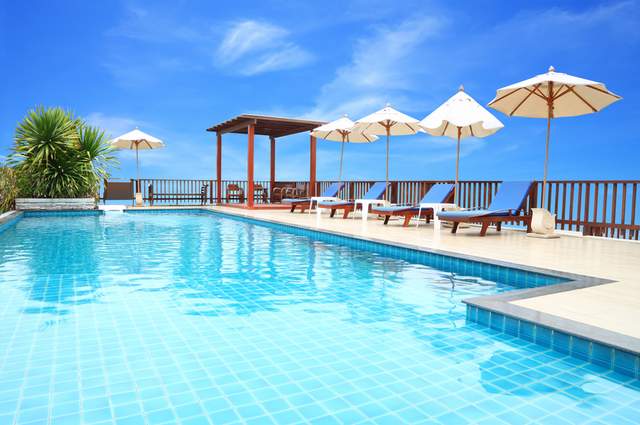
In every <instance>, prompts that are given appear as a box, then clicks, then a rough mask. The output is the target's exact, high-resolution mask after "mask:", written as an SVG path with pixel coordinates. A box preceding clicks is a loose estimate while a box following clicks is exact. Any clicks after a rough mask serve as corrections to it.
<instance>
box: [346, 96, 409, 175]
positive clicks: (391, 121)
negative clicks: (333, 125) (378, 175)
mask: <svg viewBox="0 0 640 425" xmlns="http://www.w3.org/2000/svg"><path fill="white" fill-rule="evenodd" d="M418 124H419V121H418V120H417V119H415V118H413V117H410V116H409V115H405V114H403V113H402V112H400V111H397V110H395V109H393V108H392V107H391V105H389V104H387V106H385V107H384V108H382V109H380V110H379V111H377V112H374V113H373V114H371V115H367V116H366V117H364V118H360V119H359V120H358V121H356V125H355V127H354V129H355V130H356V131H360V132H363V133H367V134H378V135H386V136H387V161H386V173H385V180H386V182H387V185H388V184H389V140H390V136H405V135H409V134H416V133H417V132H418V131H420V127H419V125H418Z"/></svg>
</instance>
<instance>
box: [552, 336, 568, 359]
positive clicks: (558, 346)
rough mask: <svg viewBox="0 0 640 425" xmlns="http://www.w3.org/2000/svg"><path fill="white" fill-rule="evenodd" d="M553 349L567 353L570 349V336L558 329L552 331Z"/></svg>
mask: <svg viewBox="0 0 640 425" xmlns="http://www.w3.org/2000/svg"><path fill="white" fill-rule="evenodd" d="M553 349H554V350H557V351H559V352H561V353H565V354H569V353H570V351H571V336H570V335H568V334H566V333H564V332H560V331H553Z"/></svg>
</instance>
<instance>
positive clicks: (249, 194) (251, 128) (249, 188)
mask: <svg viewBox="0 0 640 425" xmlns="http://www.w3.org/2000/svg"><path fill="white" fill-rule="evenodd" d="M254 134H255V124H249V128H248V129H247V141H248V147H247V207H248V208H253V139H254Z"/></svg>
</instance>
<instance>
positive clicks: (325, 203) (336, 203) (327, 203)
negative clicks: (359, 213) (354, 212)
mask: <svg viewBox="0 0 640 425" xmlns="http://www.w3.org/2000/svg"><path fill="white" fill-rule="evenodd" d="M318 205H319V206H320V207H324V208H332V207H342V206H345V205H353V202H351V201H323V202H319V203H318Z"/></svg>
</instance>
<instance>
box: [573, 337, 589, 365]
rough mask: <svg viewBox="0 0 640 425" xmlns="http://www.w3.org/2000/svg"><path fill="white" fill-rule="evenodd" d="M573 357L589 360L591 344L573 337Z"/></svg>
mask: <svg viewBox="0 0 640 425" xmlns="http://www.w3.org/2000/svg"><path fill="white" fill-rule="evenodd" d="M571 355H573V356H575V357H578V358H580V359H582V360H589V358H590V357H591V342H590V341H589V340H586V339H584V338H580V337H577V336H573V337H571Z"/></svg>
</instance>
